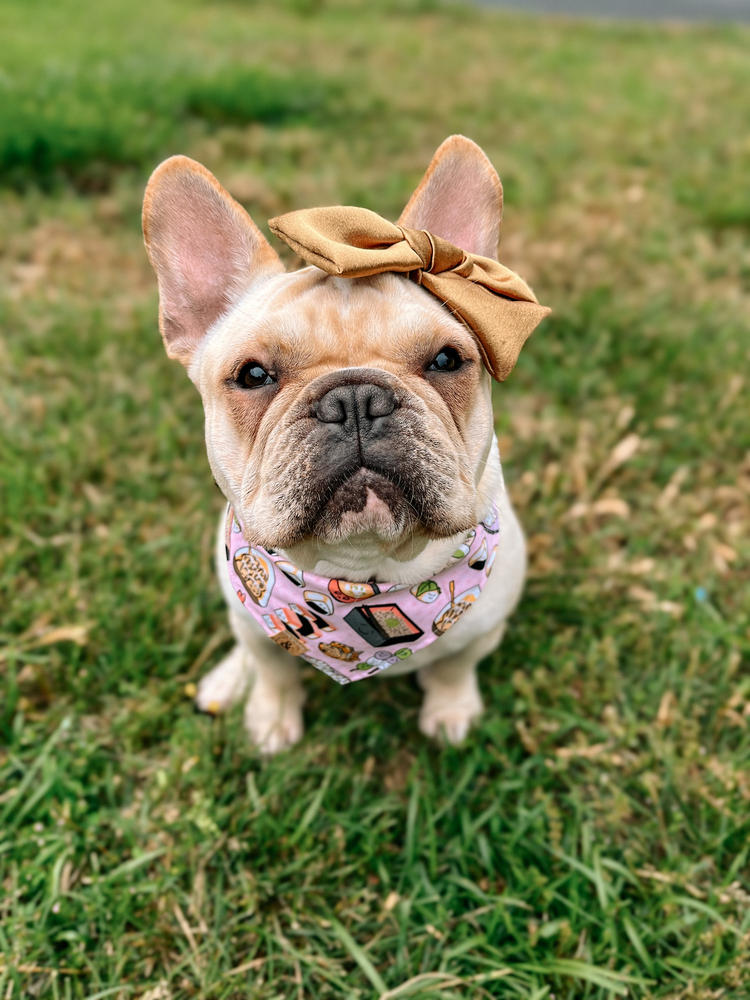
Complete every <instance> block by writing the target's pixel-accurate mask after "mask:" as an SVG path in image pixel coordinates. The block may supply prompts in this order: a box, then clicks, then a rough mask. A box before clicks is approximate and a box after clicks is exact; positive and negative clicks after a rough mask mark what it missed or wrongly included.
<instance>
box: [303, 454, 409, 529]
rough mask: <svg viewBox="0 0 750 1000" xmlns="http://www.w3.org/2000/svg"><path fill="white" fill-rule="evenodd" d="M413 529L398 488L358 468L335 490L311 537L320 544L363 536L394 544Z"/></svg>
mask: <svg viewBox="0 0 750 1000" xmlns="http://www.w3.org/2000/svg"><path fill="white" fill-rule="evenodd" d="M416 526H417V519H416V517H415V516H414V512H413V510H412V507H411V505H410V503H409V501H408V499H407V498H406V496H405V495H404V493H403V491H402V490H401V489H400V487H399V486H397V485H396V484H395V483H394V482H393V481H392V480H391V479H389V478H387V477H386V476H384V475H381V474H380V473H377V472H373V471H372V470H370V469H364V468H362V469H359V470H358V471H357V472H355V473H354V474H353V475H351V476H349V477H348V478H347V479H346V480H344V482H343V483H341V484H340V485H339V486H338V487H337V488H336V490H335V491H334V493H333V495H332V496H331V497H330V498H329V499H328V500H327V501H326V503H325V504H324V506H323V507H322V509H321V511H320V513H319V515H318V517H317V519H316V521H315V523H314V524H313V525H312V526H311V527H312V530H311V534H312V535H313V536H314V537H315V538H318V539H320V540H321V541H324V542H340V541H344V540H345V539H347V538H351V537H353V536H354V535H363V534H371V535H375V536H377V537H378V538H381V539H384V540H396V539H399V538H402V537H403V536H404V535H406V534H407V533H408V532H410V531H413V530H414V528H415V527H416Z"/></svg>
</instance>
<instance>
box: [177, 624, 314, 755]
mask: <svg viewBox="0 0 750 1000" xmlns="http://www.w3.org/2000/svg"><path fill="white" fill-rule="evenodd" d="M229 624H230V625H231V627H232V631H233V632H234V634H235V636H236V637H237V645H236V646H235V647H234V649H232V651H231V652H230V653H229V654H228V655H227V656H226V657H225V658H224V659H223V660H222V661H221V663H219V665H218V666H216V667H214V669H213V670H212V671H211V672H210V673H208V674H206V676H205V677H204V678H203V680H202V681H201V682H200V684H199V685H198V694H197V695H196V698H195V703H196V705H197V706H198V708H199V709H201V711H203V712H210V713H211V714H212V715H216V714H217V713H219V712H224V711H226V709H228V708H230V707H231V706H232V705H234V704H235V703H236V702H238V701H240V700H241V699H242V698H243V697H244V695H245V693H246V692H247V689H248V687H249V686H250V684H251V682H252V689H251V691H250V697H249V698H248V700H247V704H246V705H245V728H246V729H247V731H248V734H249V736H250V739H251V740H252V742H253V743H254V744H255V745H256V746H257V747H258V749H259V750H261V751H263V753H268V754H273V753H278V752H279V751H280V750H285V749H286V748H287V747H290V746H292V744H294V743H296V742H297V741H298V740H299V739H300V737H301V736H302V731H303V724H302V704H303V702H304V692H303V691H302V685H301V684H300V680H299V667H298V666H297V661H296V660H295V658H294V657H293V656H290V655H289V653H287V652H286V651H285V650H283V649H279V647H278V646H275V645H274V644H273V643H272V642H270V641H269V640H268V639H267V638H266V637H265V636H262V635H260V634H259V633H258V632H257V630H256V629H254V628H253V627H252V626H251V625H250V623H249V621H248V620H247V616H246V615H242V614H238V613H237V612H235V611H232V610H230V612H229Z"/></svg>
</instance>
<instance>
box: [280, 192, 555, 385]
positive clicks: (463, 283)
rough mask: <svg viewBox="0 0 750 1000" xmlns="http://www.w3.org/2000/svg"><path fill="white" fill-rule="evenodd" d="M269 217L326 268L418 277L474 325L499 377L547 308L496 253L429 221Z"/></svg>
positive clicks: (360, 215)
mask: <svg viewBox="0 0 750 1000" xmlns="http://www.w3.org/2000/svg"><path fill="white" fill-rule="evenodd" d="M268 224H269V227H270V229H271V231H272V232H273V233H275V234H276V235H277V236H278V237H280V238H281V239H282V240H284V242H285V243H287V244H288V245H289V246H290V247H291V248H292V250H294V251H295V253H297V254H299V256H300V257H302V258H303V259H304V260H306V261H307V262H308V263H310V264H315V265H316V266H317V267H320V268H322V270H324V271H326V272H327V273H328V274H334V275H339V276H340V277H344V278H363V277H367V276H369V275H372V274H382V273H383V272H384V271H395V272H396V273H401V274H406V275H408V276H409V277H411V278H413V279H414V280H415V281H416V282H417V283H418V284H420V285H421V286H422V287H423V288H424V289H425V290H426V291H428V292H430V293H431V294H432V295H434V296H436V297H437V298H438V299H440V301H441V302H442V303H443V304H444V305H446V306H447V307H448V308H449V309H450V311H451V312H452V313H453V315H454V316H456V317H457V318H458V319H460V320H461V321H462V322H463V323H464V324H465V325H466V326H467V327H468V328H469V330H471V332H472V333H473V334H474V336H475V338H476V340H477V343H478V346H479V349H480V351H481V354H482V357H483V360H484V363H485V364H486V366H487V368H488V369H489V371H490V373H491V374H492V375H493V376H494V378H496V379H498V380H500V381H501V380H502V379H504V378H506V377H507V376H508V375H509V374H510V372H511V371H512V370H513V367H514V366H515V363H516V360H517V358H518V355H519V353H520V351H521V348H522V347H523V344H524V342H525V341H526V339H527V337H528V336H529V335H530V334H531V333H532V331H533V330H534V328H535V327H536V326H537V325H538V324H539V323H540V322H541V320H542V319H544V317H545V316H546V315H547V314H548V313H549V311H550V310H549V309H547V308H546V307H545V306H541V305H539V303H538V302H537V299H536V296H535V295H534V293H533V292H532V290H531V289H530V288H529V286H528V285H527V284H526V282H525V281H523V279H522V278H520V277H519V276H518V275H517V274H516V273H515V272H514V271H511V270H510V268H507V267H505V266H504V265H503V264H500V263H498V261H496V260H493V259H492V258H490V257H482V256H480V255H479V254H471V253H467V252H465V251H464V250H461V249H460V248H459V247H457V246H454V245H453V244H452V243H450V242H449V241H448V240H445V239H443V238H442V237H441V236H437V235H436V234H434V233H430V232H428V231H427V230H425V229H409V228H407V227H406V226H398V225H395V224H394V223H392V222H388V221H387V220H386V219H383V218H382V217H381V216H379V215H377V214H376V213H375V212H370V211H369V210H368V209H366V208H354V207H347V206H339V205H336V206H331V207H329V208H309V209H303V210H301V211H297V212H288V213H287V214H286V215H280V216H277V217H276V218H275V219H270V220H269V223H268Z"/></svg>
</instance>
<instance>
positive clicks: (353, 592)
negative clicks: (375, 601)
mask: <svg viewBox="0 0 750 1000" xmlns="http://www.w3.org/2000/svg"><path fill="white" fill-rule="evenodd" d="M328 589H329V590H330V592H331V594H333V596H334V597H335V598H336V600H337V601H341V602H342V604H351V603H352V602H353V601H364V600H365V598H367V597H374V596H375V594H379V593H380V590H379V589H378V585H377V583H373V582H370V583H351V582H350V581H349V580H331V582H330V583H329V584H328Z"/></svg>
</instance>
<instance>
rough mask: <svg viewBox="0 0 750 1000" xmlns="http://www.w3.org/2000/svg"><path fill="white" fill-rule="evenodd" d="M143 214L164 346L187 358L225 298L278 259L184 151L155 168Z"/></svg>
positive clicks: (277, 267)
mask: <svg viewBox="0 0 750 1000" xmlns="http://www.w3.org/2000/svg"><path fill="white" fill-rule="evenodd" d="M143 218H144V236H145V238H146V246H147V248H148V252H149V256H150V258H151V262H152V264H153V265H154V268H155V270H156V273H157V277H158V280H159V297H160V318H161V329H162V334H163V336H164V340H165V343H166V347H167V353H168V354H169V355H170V356H171V357H176V358H179V359H180V360H181V361H183V362H187V361H188V360H189V358H190V355H191V354H192V351H193V350H194V348H195V346H196V344H197V343H198V341H199V340H200V339H201V337H202V336H203V334H205V332H206V330H207V329H208V328H209V327H210V326H211V325H212V324H213V323H214V322H215V321H216V320H217V319H218V318H219V317H220V316H221V314H222V313H223V312H224V311H225V310H226V309H227V307H228V306H229V305H230V304H231V302H232V299H233V298H234V297H235V296H236V295H237V294H239V293H241V292H242V291H243V290H244V289H245V288H247V287H248V286H249V285H250V283H251V282H252V281H253V280H254V279H255V278H256V277H257V276H258V275H259V274H261V273H263V272H266V273H268V272H275V271H280V270H283V266H282V264H281V261H280V260H279V258H278V257H277V255H276V254H275V253H274V251H273V250H272V249H271V247H270V246H269V244H268V242H267V241H266V240H265V239H264V237H263V235H262V234H261V233H260V231H259V230H258V228H257V227H256V226H255V225H254V223H253V222H252V220H251V219H250V217H249V216H248V215H247V213H246V212H245V211H244V209H243V208H241V206H240V205H238V204H237V203H236V202H235V201H234V200H233V199H232V198H231V197H230V196H229V195H228V194H227V192H226V191H224V189H223V188H222V187H221V185H220V184H219V183H218V181H217V180H216V179H215V178H214V177H213V175H212V174H210V173H209V172H208V171H207V170H206V169H205V167H202V166H201V165H200V164H198V163H195V162H193V161H192V160H188V159H187V158H186V157H174V158H172V159H171V160H167V161H165V163H163V164H162V165H161V166H160V167H158V168H157V170H156V171H155V172H154V174H153V176H152V178H151V181H150V182H149V186H148V188H147V190H146V197H145V201H144V216H143Z"/></svg>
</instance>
